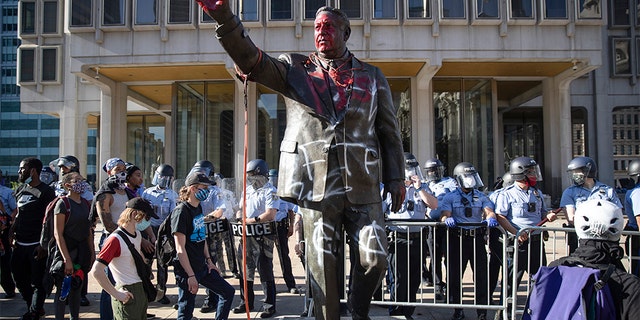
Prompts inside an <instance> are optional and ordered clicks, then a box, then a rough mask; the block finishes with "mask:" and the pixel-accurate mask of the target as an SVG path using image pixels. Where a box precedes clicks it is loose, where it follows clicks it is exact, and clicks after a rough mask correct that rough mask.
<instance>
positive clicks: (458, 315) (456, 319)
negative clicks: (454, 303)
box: [451, 310, 464, 320]
mask: <svg viewBox="0 0 640 320" xmlns="http://www.w3.org/2000/svg"><path fill="white" fill-rule="evenodd" d="M462 319H464V311H462V310H456V311H455V312H454V313H453V316H452V317H451V320H462Z"/></svg>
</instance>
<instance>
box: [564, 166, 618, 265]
mask: <svg viewBox="0 0 640 320" xmlns="http://www.w3.org/2000/svg"><path fill="white" fill-rule="evenodd" d="M567 173H568V174H569V179H570V180H571V181H572V182H573V186H570V187H569V188H567V189H565V190H564V192H562V198H560V207H562V208H563V209H562V210H563V211H564V213H565V216H566V217H567V224H566V225H564V227H567V228H573V216H574V213H575V212H576V206H577V205H578V204H580V203H582V202H584V201H586V200H589V199H604V200H608V201H611V202H613V203H614V204H615V205H617V206H618V207H620V208H622V203H620V199H618V195H617V194H616V191H615V190H614V189H613V188H612V187H610V186H608V185H606V184H604V183H602V182H600V181H598V180H596V177H597V176H598V166H597V165H596V162H595V161H593V159H591V158H589V157H576V158H573V160H571V161H569V164H568V165H567ZM567 242H568V245H569V252H570V253H571V252H573V251H574V250H575V249H576V247H577V246H578V238H577V236H576V234H575V233H568V234H567Z"/></svg>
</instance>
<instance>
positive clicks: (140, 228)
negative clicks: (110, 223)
mask: <svg viewBox="0 0 640 320" xmlns="http://www.w3.org/2000/svg"><path fill="white" fill-rule="evenodd" d="M150 225H151V221H149V220H147V219H146V218H142V221H140V222H138V223H136V230H138V231H144V230H146V229H147V228H149V226H150Z"/></svg>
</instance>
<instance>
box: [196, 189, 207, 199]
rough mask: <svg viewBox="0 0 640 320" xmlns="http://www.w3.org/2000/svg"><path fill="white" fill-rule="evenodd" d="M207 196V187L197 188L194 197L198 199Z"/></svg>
mask: <svg viewBox="0 0 640 320" xmlns="http://www.w3.org/2000/svg"><path fill="white" fill-rule="evenodd" d="M208 196H209V189H200V190H198V192H196V199H198V200H199V201H205V200H207V197H208Z"/></svg>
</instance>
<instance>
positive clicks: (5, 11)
mask: <svg viewBox="0 0 640 320" xmlns="http://www.w3.org/2000/svg"><path fill="white" fill-rule="evenodd" d="M2 31H3V32H15V31H18V8H16V7H13V8H11V7H4V8H2Z"/></svg>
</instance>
